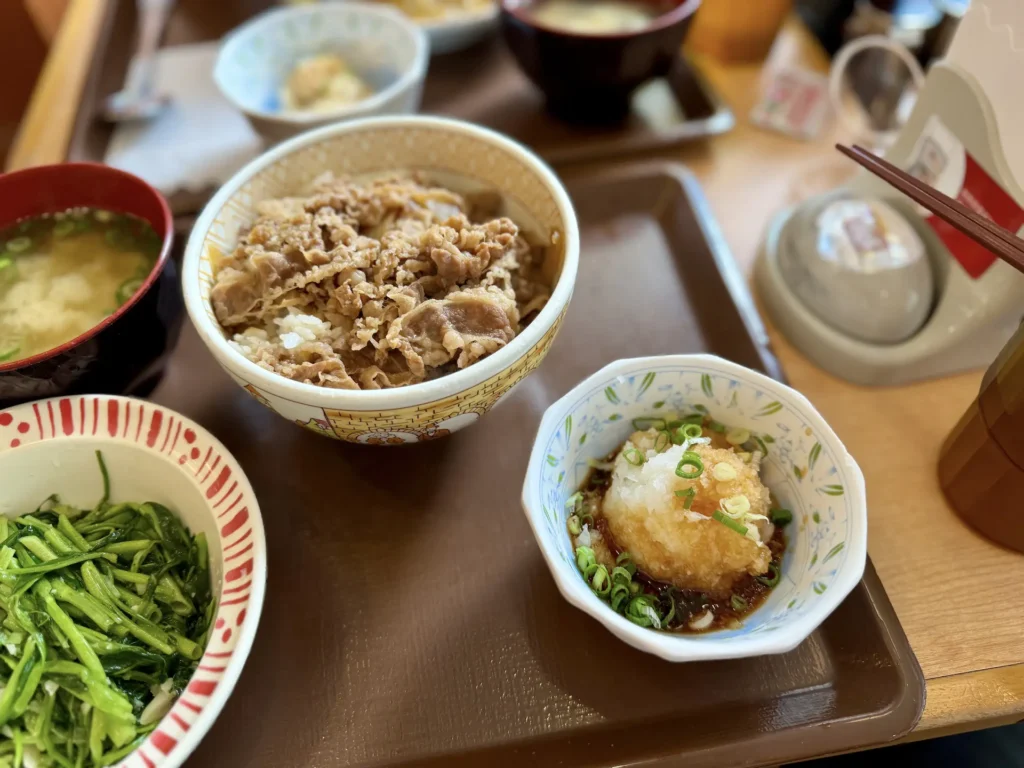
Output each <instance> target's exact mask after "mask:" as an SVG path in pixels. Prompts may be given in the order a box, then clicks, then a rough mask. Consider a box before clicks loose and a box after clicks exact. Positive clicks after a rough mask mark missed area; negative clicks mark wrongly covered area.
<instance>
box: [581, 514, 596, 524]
mask: <svg viewBox="0 0 1024 768" xmlns="http://www.w3.org/2000/svg"><path fill="white" fill-rule="evenodd" d="M580 522H581V523H582V524H583V525H593V524H594V516H593V515H592V514H590V513H589V512H587V513H585V514H582V515H580Z"/></svg>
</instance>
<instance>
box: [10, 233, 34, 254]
mask: <svg viewBox="0 0 1024 768" xmlns="http://www.w3.org/2000/svg"><path fill="white" fill-rule="evenodd" d="M31 247H32V238H31V237H16V238H14V239H13V240H8V241H7V250H8V251H10V252H11V253H24V252H25V251H27V250H28V249H29V248H31Z"/></svg>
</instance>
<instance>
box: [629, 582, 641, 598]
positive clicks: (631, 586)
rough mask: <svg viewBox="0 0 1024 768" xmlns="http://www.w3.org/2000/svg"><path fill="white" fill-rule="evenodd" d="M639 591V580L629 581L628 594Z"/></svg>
mask: <svg viewBox="0 0 1024 768" xmlns="http://www.w3.org/2000/svg"><path fill="white" fill-rule="evenodd" d="M639 591H640V582H639V581H631V582H629V594H631V595H635V594H636V593H637V592H639Z"/></svg>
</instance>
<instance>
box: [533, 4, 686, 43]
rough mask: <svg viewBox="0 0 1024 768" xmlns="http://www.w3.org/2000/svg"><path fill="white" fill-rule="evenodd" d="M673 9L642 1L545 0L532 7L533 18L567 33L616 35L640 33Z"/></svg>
mask: <svg viewBox="0 0 1024 768" xmlns="http://www.w3.org/2000/svg"><path fill="white" fill-rule="evenodd" d="M670 7H671V6H669V7H666V8H663V7H662V6H661V5H659V4H655V3H648V2H639V1H638V0H632V2H630V0H544V1H543V2H540V3H537V4H535V5H534V6H533V7H532V13H531V15H532V16H533V18H534V19H536V20H537V21H539V22H540V23H541V24H545V25H547V26H549V27H555V28H557V29H563V30H565V31H566V32H573V33H576V34H581V35H614V34H623V33H628V32H637V31H639V30H641V29H643V28H644V27H646V26H648V25H649V24H650V23H651V22H652V21H654V20H655V19H656V18H657V17H658V16H660V15H661V14H662V13H663V12H664V11H665V10H668V9H669V8H670Z"/></svg>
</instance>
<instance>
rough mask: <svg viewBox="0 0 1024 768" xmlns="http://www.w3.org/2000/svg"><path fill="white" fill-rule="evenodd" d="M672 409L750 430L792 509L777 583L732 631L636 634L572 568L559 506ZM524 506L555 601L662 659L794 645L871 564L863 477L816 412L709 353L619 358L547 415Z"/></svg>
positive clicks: (773, 485)
mask: <svg viewBox="0 0 1024 768" xmlns="http://www.w3.org/2000/svg"><path fill="white" fill-rule="evenodd" d="M671 411H681V412H684V413H688V412H693V411H703V412H706V413H708V414H710V415H711V417H712V418H714V419H716V420H718V421H720V422H722V423H723V424H725V425H727V426H729V427H737V428H745V429H749V430H750V432H751V434H752V435H754V436H755V439H756V440H758V441H759V444H760V446H761V447H762V448H763V449H764V450H765V452H766V457H765V460H764V463H763V464H762V475H761V476H762V479H763V480H764V482H765V484H766V485H767V486H768V487H769V488H770V489H771V490H772V491H773V492H774V494H775V497H776V499H777V500H778V502H779V503H780V504H781V505H782V506H783V507H786V508H788V509H790V510H792V512H793V522H792V523H791V524H790V525H789V526H788V527H787V528H786V533H787V536H788V537H789V538H788V546H787V548H786V553H785V556H784V557H783V561H782V579H781V581H780V583H779V585H778V586H777V587H776V588H775V589H773V590H772V592H771V593H770V595H769V596H768V598H767V599H766V600H765V602H764V603H763V604H762V605H761V606H760V607H758V608H757V609H756V610H755V611H753V612H752V613H751V614H749V615H748V616H747V617H746V618H745V619H744V621H743V623H742V625H741V626H740V627H739V628H738V629H730V630H721V631H717V632H709V633H705V634H699V635H692V634H691V635H687V634H677V633H670V632H658V631H654V630H651V629H646V628H643V627H639V626H637V625H635V624H633V623H631V622H630V621H628V620H627V619H626V618H624V617H623V616H621V615H619V614H617V613H616V612H614V611H613V610H612V609H611V608H610V607H609V606H608V604H607V603H605V602H603V601H602V600H600V599H599V598H598V597H597V596H596V595H595V594H594V593H593V592H591V590H590V589H589V588H588V587H587V585H586V583H585V582H584V581H583V578H582V577H581V575H580V573H579V571H578V570H577V568H576V564H575V558H574V556H573V550H572V543H571V541H570V539H569V534H568V532H567V530H566V511H565V504H566V500H567V499H568V498H569V496H571V495H572V494H573V493H574V492H575V491H576V490H577V489H578V488H579V486H580V484H582V482H583V481H584V479H585V477H586V475H587V472H588V470H589V467H588V464H587V460H588V459H591V458H594V459H596V458H603V457H604V456H606V455H607V454H608V453H610V452H611V451H613V450H615V449H616V448H617V447H618V446H619V445H621V444H622V443H623V441H625V439H626V438H627V437H628V436H629V434H630V433H631V432H632V431H633V426H632V420H633V419H635V418H640V417H643V416H652V415H653V416H656V415H657V414H658V413H666V412H671ZM523 508H524V510H525V512H526V516H527V519H528V520H529V522H530V525H531V527H532V528H533V532H534V535H535V536H536V538H537V543H538V544H539V545H540V549H541V552H542V554H543V555H544V560H545V561H546V562H547V565H548V568H549V569H550V571H551V575H552V576H553V577H554V579H555V584H556V585H557V586H558V589H559V591H560V592H561V593H562V596H563V597H565V599H566V600H568V601H569V603H571V604H572V605H574V606H576V607H577V608H579V609H580V610H582V611H585V612H586V613H589V614H590V615H591V616H593V617H594V618H595V619H597V620H598V621H599V622H601V624H603V625H604V626H605V628H607V629H608V630H609V631H610V632H612V634H614V635H615V636H616V637H618V638H619V639H620V640H622V641H623V642H626V643H628V644H629V645H632V646H633V647H634V648H638V649H640V650H642V651H646V652H648V653H652V654H654V655H656V656H660V657H662V658H664V659H666V660H668V661H676V662H680V661H706V660H712V659H731V658H741V657H747V656H760V655H765V654H774V653H785V652H787V651H790V650H792V649H793V648H795V647H796V646H797V645H799V644H800V643H801V642H803V641H804V640H805V639H807V637H808V636H809V635H810V634H811V633H812V632H813V631H814V630H815V629H816V628H817V627H818V625H819V624H821V623H822V622H823V621H824V620H825V619H826V618H828V616H829V614H830V613H832V611H834V610H835V609H836V607H838V605H839V604H840V603H841V602H842V601H843V599H844V598H845V597H846V596H847V595H848V594H849V593H850V591H851V590H852V589H853V588H854V587H855V586H856V585H857V583H858V582H859V581H860V579H861V577H862V576H863V574H864V565H865V562H866V559H867V503H866V494H865V488H864V476H863V474H862V473H861V471H860V468H859V467H858V466H857V463H856V462H855V461H854V460H853V457H852V456H850V454H849V452H847V450H846V448H845V447H844V446H843V444H842V442H840V440H839V438H838V437H836V434H835V433H834V432H833V431H832V429H831V428H830V427H829V425H828V424H827V423H826V422H825V420H824V418H822V416H821V414H819V413H818V412H817V411H816V410H815V409H814V406H812V405H811V404H810V402H809V401H808V400H807V398H805V397H804V396H803V395H801V394H800V393H798V392H796V391H795V390H793V389H791V388H790V387H787V386H786V385H785V384H781V383H780V382H778V381H775V380H773V379H770V378H768V377H767V376H764V375H762V374H759V373H756V372H754V371H751V370H749V369H747V368H744V367H742V366H739V365H736V364H735V363H730V362H728V361H726V360H723V359H721V358H718V357H713V356H710V355H672V356H664V357H647V358H636V359H632V360H619V361H617V362H615V363H612V364H611V365H609V366H607V367H605V368H602V369H601V370H600V371H598V372H597V373H595V374H594V375H593V376H591V377H590V378H588V379H586V380H584V381H583V382H582V383H580V384H579V385H577V386H576V387H575V388H574V389H573V390H572V391H570V392H569V393H568V394H567V395H565V397H563V398H562V399H561V400H559V401H558V402H556V403H555V404H554V405H552V406H551V407H550V408H548V409H547V411H546V412H545V413H544V417H543V419H542V420H541V424H540V429H539V430H538V432H537V437H536V440H535V441H534V445H533V451H532V453H531V455H530V463H529V467H528V469H527V475H526V480H525V483H524V484H523Z"/></svg>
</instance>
